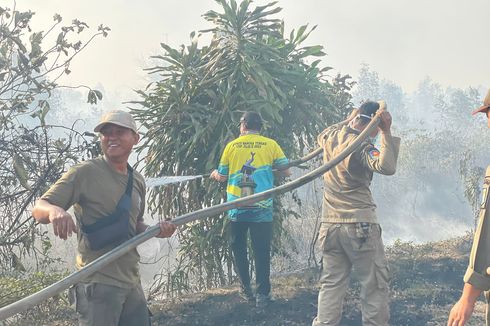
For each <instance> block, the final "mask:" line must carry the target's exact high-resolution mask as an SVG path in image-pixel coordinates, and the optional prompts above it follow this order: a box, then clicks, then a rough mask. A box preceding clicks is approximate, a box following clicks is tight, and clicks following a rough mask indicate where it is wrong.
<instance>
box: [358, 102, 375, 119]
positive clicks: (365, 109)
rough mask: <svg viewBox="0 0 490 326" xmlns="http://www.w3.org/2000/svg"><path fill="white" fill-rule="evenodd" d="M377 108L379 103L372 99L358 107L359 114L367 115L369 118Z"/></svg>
mask: <svg viewBox="0 0 490 326" xmlns="http://www.w3.org/2000/svg"><path fill="white" fill-rule="evenodd" d="M378 109H379V103H378V102H374V101H366V102H364V103H362V104H361V106H360V107H359V114H362V115H364V116H368V117H370V118H372V117H374V115H375V114H376V112H377V111H378Z"/></svg>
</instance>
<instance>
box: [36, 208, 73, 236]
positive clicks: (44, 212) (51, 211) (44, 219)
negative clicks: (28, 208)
mask: <svg viewBox="0 0 490 326" xmlns="http://www.w3.org/2000/svg"><path fill="white" fill-rule="evenodd" d="M32 216H33V217H34V219H35V220H36V221H37V222H39V223H42V224H49V223H51V224H53V230H54V235H56V236H58V237H60V238H61V239H63V240H66V239H67V238H68V237H70V236H71V235H72V233H73V232H75V233H76V232H77V229H76V225H75V223H74V222H73V218H72V216H71V215H70V214H69V213H68V212H67V211H66V210H64V209H63V208H62V207H59V206H56V205H53V204H51V203H49V202H48V201H47V200H44V199H38V200H37V201H36V204H35V205H34V207H33V209H32Z"/></svg>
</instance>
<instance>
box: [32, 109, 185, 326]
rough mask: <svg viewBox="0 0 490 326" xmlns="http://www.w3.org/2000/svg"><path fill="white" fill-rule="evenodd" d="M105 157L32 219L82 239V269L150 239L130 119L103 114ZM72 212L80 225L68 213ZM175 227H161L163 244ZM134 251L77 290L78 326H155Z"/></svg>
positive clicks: (66, 180)
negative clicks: (138, 239)
mask: <svg viewBox="0 0 490 326" xmlns="http://www.w3.org/2000/svg"><path fill="white" fill-rule="evenodd" d="M94 131H95V132H100V140H101V147H102V152H103V153H104V155H103V156H102V157H98V158H95V159H92V160H89V161H85V162H83V163H80V164H78V165H75V166H73V167H72V168H70V169H69V171H68V172H66V173H65V174H64V175H63V176H62V177H61V179H59V180H58V181H57V182H56V184H54V185H53V186H52V187H51V188H50V189H49V190H48V191H47V192H46V193H45V194H44V195H43V196H42V197H41V198H40V199H39V200H38V201H37V202H36V205H35V206H34V208H33V210H32V215H33V216H34V218H35V219H36V220H37V221H38V222H40V223H43V224H49V223H51V224H52V225H53V229H54V234H55V235H56V236H58V237H60V238H61V239H64V240H66V239H67V238H68V237H69V236H71V235H72V233H73V232H75V233H77V240H78V255H77V258H76V265H77V268H78V269H81V268H83V267H84V266H85V265H87V264H89V263H90V262H92V261H94V260H95V259H97V258H98V257H100V256H102V255H103V254H105V253H107V252H108V251H110V250H112V249H113V248H115V247H116V246H117V245H119V244H120V243H122V242H124V241H126V240H128V239H129V238H131V237H133V236H134V235H136V234H138V233H141V232H144V231H145V230H146V228H147V225H146V224H145V223H144V221H143V214H144V211H145V194H146V189H145V180H144V179H143V176H142V175H141V174H139V173H138V172H137V171H133V169H132V168H131V166H130V165H129V164H128V158H129V155H130V153H131V151H132V148H133V146H134V145H136V144H137V143H138V140H139V135H138V133H137V129H136V123H135V121H134V120H133V118H132V117H131V115H130V114H129V113H127V112H124V111H112V112H109V113H107V114H105V115H104V116H103V117H102V119H101V121H100V123H99V124H98V125H97V126H96V127H95V130H94ZM71 206H73V207H74V213H75V217H76V220H77V224H76V225H75V222H74V220H73V218H72V216H71V215H70V214H69V213H68V212H67V210H68V209H69V208H70V207H71ZM175 228H176V227H175V225H174V224H171V223H169V222H161V223H160V229H161V230H160V234H158V235H157V236H158V237H170V236H171V235H172V234H173V233H174V231H175ZM138 262H139V255H138V252H137V251H136V249H133V250H131V251H130V252H129V253H127V254H125V255H124V256H122V257H120V258H118V259H117V260H116V261H114V262H113V263H111V264H110V265H108V266H106V267H104V268H102V269H100V270H99V271H97V272H96V273H94V274H92V275H90V276H89V277H88V278H87V279H85V280H84V282H83V283H79V284H77V285H75V286H74V287H72V288H71V289H70V291H69V297H70V299H71V300H73V302H74V303H75V308H76V311H77V312H78V314H79V324H80V325H91V326H94V325H100V326H115V325H127V326H130V325H135V326H136V325H138V326H139V325H149V324H150V318H149V314H148V308H147V305H146V299H145V296H144V293H143V289H142V287H141V281H140V276H139V270H138Z"/></svg>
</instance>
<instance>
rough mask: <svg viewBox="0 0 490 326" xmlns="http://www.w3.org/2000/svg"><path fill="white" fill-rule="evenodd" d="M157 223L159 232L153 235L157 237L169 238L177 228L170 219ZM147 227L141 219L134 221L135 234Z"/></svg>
mask: <svg viewBox="0 0 490 326" xmlns="http://www.w3.org/2000/svg"><path fill="white" fill-rule="evenodd" d="M159 225H160V233H159V234H157V235H156V236H155V237H157V238H170V237H171V236H172V234H174V232H175V230H176V229H177V226H176V225H175V224H173V223H172V222H170V221H160V223H159ZM148 227H149V225H148V224H146V223H145V222H144V221H143V220H140V219H138V221H137V222H136V234H140V233H143V232H145V231H146V229H148Z"/></svg>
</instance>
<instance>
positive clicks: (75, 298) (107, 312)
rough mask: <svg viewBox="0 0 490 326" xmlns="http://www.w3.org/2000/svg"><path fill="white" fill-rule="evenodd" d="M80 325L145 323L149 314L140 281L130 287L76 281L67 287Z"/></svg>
mask: <svg viewBox="0 0 490 326" xmlns="http://www.w3.org/2000/svg"><path fill="white" fill-rule="evenodd" d="M69 298H70V301H72V303H74V304H75V309H76V311H77V313H78V324H79V325H81V326H146V325H150V316H149V311H148V306H147V304H146V299H145V294H144V292H143V288H142V287H141V284H138V285H136V286H135V287H133V288H131V289H125V288H120V287H117V286H112V285H107V284H102V283H78V284H76V285H75V286H73V287H72V288H70V290H69Z"/></svg>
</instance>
